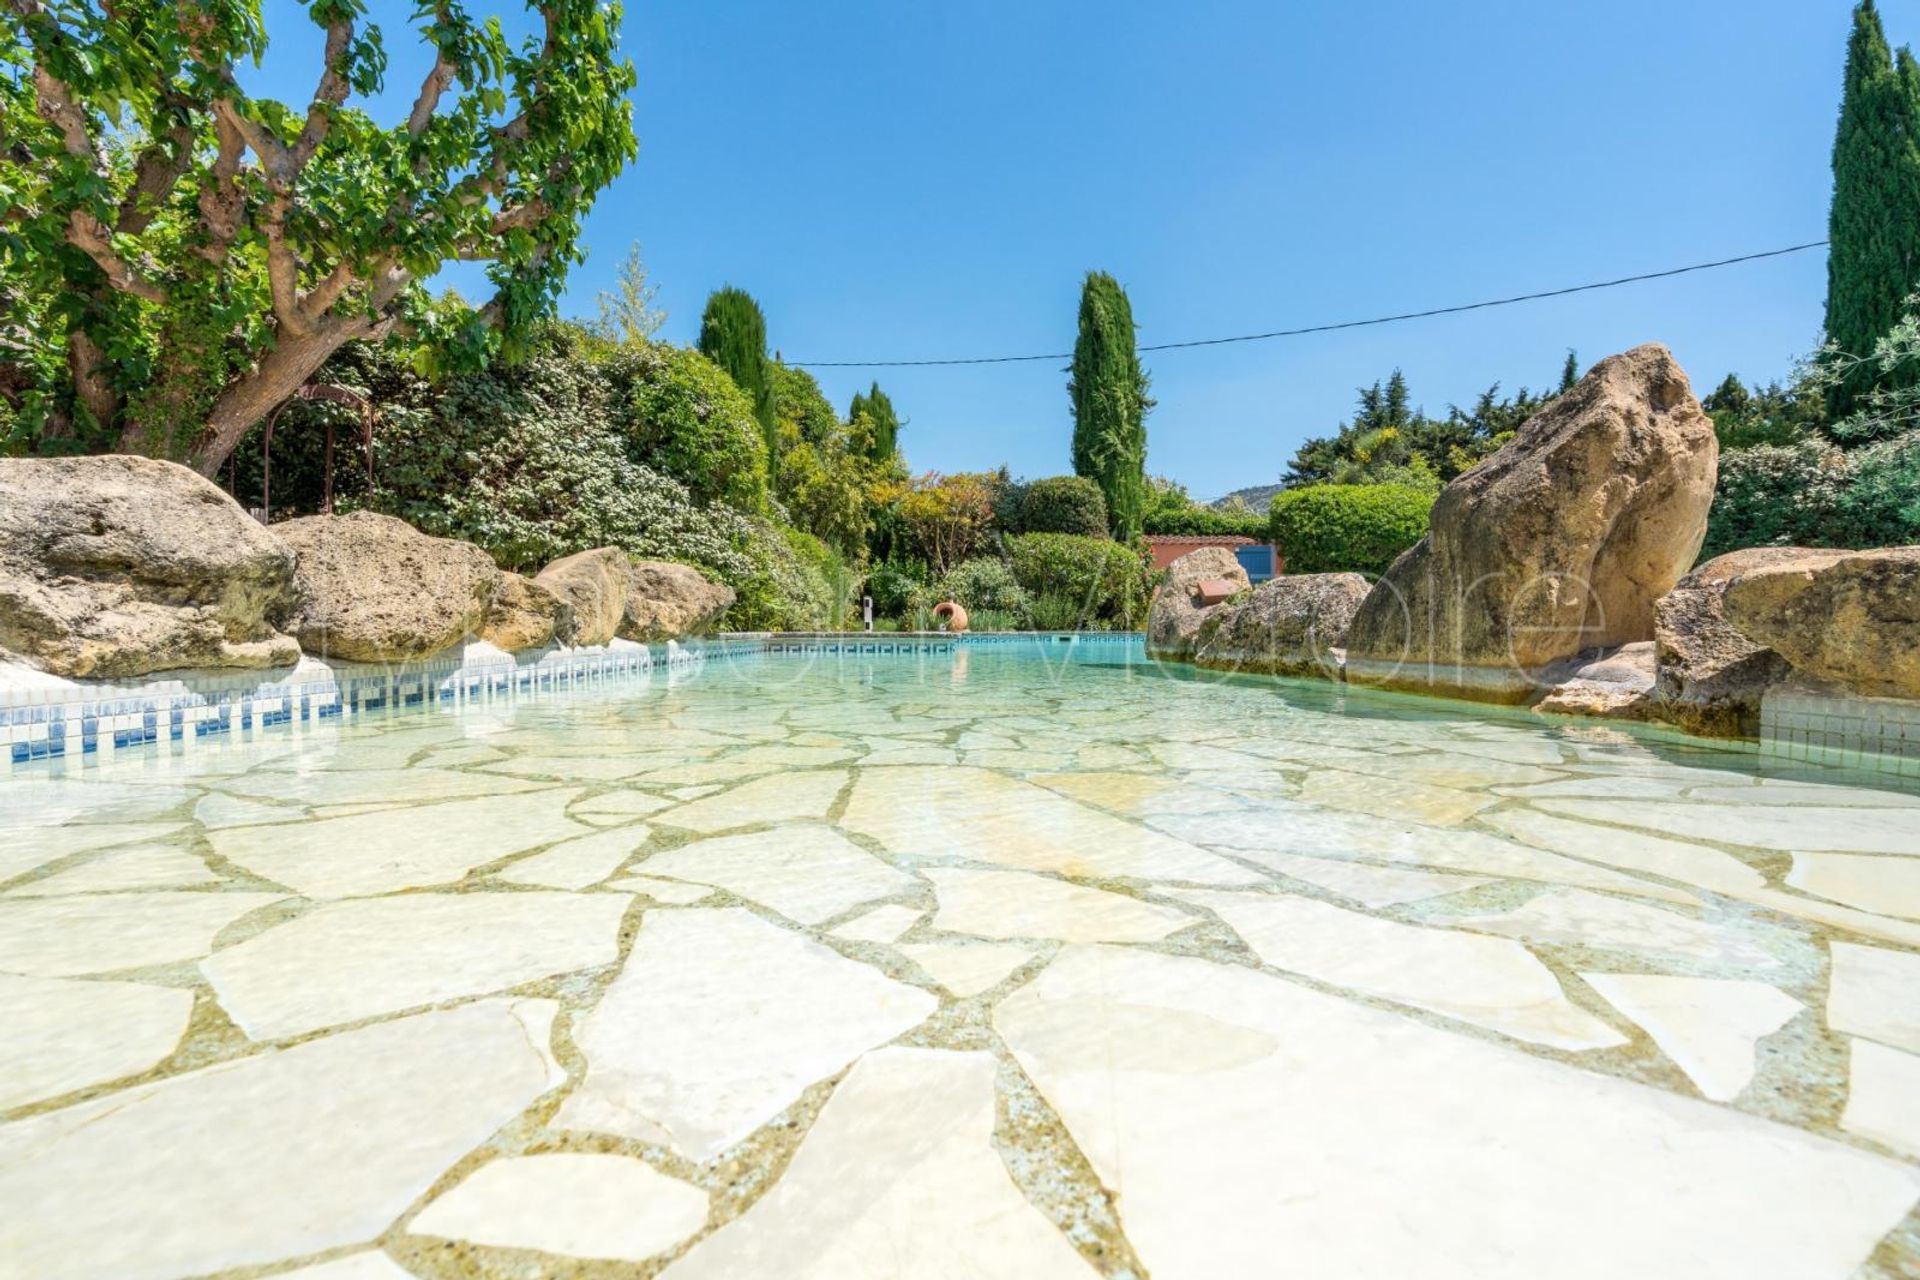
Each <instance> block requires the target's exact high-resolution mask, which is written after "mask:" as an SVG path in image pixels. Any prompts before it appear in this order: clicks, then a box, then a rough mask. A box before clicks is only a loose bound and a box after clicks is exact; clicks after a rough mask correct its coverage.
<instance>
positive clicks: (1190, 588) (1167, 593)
mask: <svg viewBox="0 0 1920 1280" xmlns="http://www.w3.org/2000/svg"><path fill="white" fill-rule="evenodd" d="M1203 582H1206V583H1226V584H1231V585H1232V587H1233V589H1234V590H1235V591H1244V590H1246V589H1247V588H1248V587H1249V586H1251V585H1252V583H1251V582H1250V581H1249V579H1248V578H1247V571H1246V570H1245V569H1243V568H1241V567H1240V560H1239V558H1238V557H1237V556H1235V555H1234V554H1233V552H1232V550H1231V549H1229V548H1227V547H1201V548H1200V549H1199V550H1197V551H1189V552H1187V554H1186V555H1183V556H1181V557H1180V558H1179V559H1178V560H1175V561H1174V562H1173V563H1172V564H1170V565H1168V566H1167V580H1166V582H1165V583H1164V584H1163V585H1162V586H1161V588H1160V590H1159V592H1158V593H1157V594H1156V595H1155V596H1154V597H1153V609H1152V611H1151V612H1150V613H1149V614H1148V615H1147V652H1148V653H1150V654H1152V655H1153V656H1154V657H1157V658H1188V657H1192V656H1193V649H1194V644H1195V643H1196V641H1197V640H1198V639H1199V635H1200V624H1201V623H1202V622H1204V621H1205V620H1206V618H1207V615H1209V614H1210V613H1212V612H1213V611H1214V610H1215V609H1218V608H1220V607H1222V606H1221V605H1220V604H1219V603H1218V602H1215V603H1202V601H1203V599H1205V595H1206V593H1203V592H1202V591H1201V590H1200V584H1201V583H1203Z"/></svg>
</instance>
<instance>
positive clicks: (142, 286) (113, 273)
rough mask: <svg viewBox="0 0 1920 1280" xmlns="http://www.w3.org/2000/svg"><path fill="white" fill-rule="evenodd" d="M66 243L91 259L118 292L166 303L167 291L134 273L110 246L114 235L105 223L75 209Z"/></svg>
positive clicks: (69, 220) (81, 210) (69, 216)
mask: <svg viewBox="0 0 1920 1280" xmlns="http://www.w3.org/2000/svg"><path fill="white" fill-rule="evenodd" d="M67 243H68V244H71V245H72V246H73V247H74V248H76V249H78V250H80V252H82V253H84V254H86V255H87V256H88V257H89V258H92V259H93V262H94V265H95V266H97V267H99V268H100V270H101V271H102V272H103V273H105V275H106V277H107V281H108V283H110V284H112V285H113V287H114V288H116V289H118V290H119V291H120V292H121V293H126V294H131V295H133V296H134V297H136V298H144V299H145V300H146V301H148V302H165V301H166V300H167V293H166V290H164V289H162V288H161V287H160V286H159V285H157V284H155V283H154V282H153V281H152V280H149V279H148V278H147V277H146V276H145V275H143V274H141V273H140V272H138V271H136V270H134V268H133V266H132V264H130V263H129V262H128V261H127V260H126V259H125V258H122V257H121V256H120V254H119V252H118V251H117V250H115V249H114V247H113V232H112V231H111V230H110V229H109V228H108V227H107V224H106V223H104V222H102V221H100V219H98V218H96V217H94V216H93V215H92V214H91V213H88V212H87V211H86V210H84V209H75V210H74V211H73V212H72V213H71V214H69V215H68V217H67Z"/></svg>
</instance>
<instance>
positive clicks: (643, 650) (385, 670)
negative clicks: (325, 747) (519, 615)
mask: <svg viewBox="0 0 1920 1280" xmlns="http://www.w3.org/2000/svg"><path fill="white" fill-rule="evenodd" d="M1138 641H1139V636H1138V634H1137V633H1132V632H1111V633H1105V632H1103V633H1085V634H1066V633H1062V634H1058V635H1042V636H1038V637H1036V636H1034V635H1031V634H1025V633H1023V634H1017V635H964V636H954V635H949V634H947V633H944V632H909V633H894V634H887V633H865V632H861V633H844V632H822V633H817V634H814V633H781V634H762V633H754V634H743V635H723V636H715V637H712V638H708V639H704V640H690V641H685V642H675V643H668V644H655V645H622V646H619V647H616V648H609V649H580V650H563V651H557V652H550V653H545V654H542V655H540V656H539V657H538V658H537V659H531V660H526V661H520V660H512V659H507V658H504V657H502V658H497V659H493V660H487V659H478V660H474V661H467V660H465V659H463V658H461V657H459V656H448V657H444V658H437V659H429V660H427V661H424V662H413V663H396V664H393V665H390V666H355V665H347V664H341V665H337V666H333V667H329V668H327V669H324V670H322V671H317V672H316V671H312V670H307V671H299V672H295V673H292V674H289V675H281V676H279V677H277V678H271V679H263V678H262V677H261V676H260V675H259V674H257V673H254V672H213V673H195V674H191V675H187V676H181V677H175V676H168V675H166V674H164V673H163V674H160V675H156V676H153V677H149V678H147V679H145V680H144V681H143V682H141V683H138V684H127V685H104V684H103V685H101V686H98V687H88V688H75V687H73V686H71V685H58V686H53V687H50V688H44V689H30V688H15V689H0V770H6V769H13V768H21V767H32V766H36V765H40V764H41V763H42V762H45V761H62V762H70V761H75V760H82V759H86V758H98V757H100V756H102V755H112V754H114V753H118V752H122V751H132V750H138V749H147V748H158V749H173V750H185V749H189V748H192V747H195V746H202V747H204V746H208V745H218V744H221V743H226V742H232V741H234V740H236V738H238V739H240V740H247V739H249V738H250V737H251V735H252V734H253V733H255V732H257V731H267V730H274V729H281V728H285V727H288V726H298V725H306V726H312V725H319V724H324V723H326V722H329V721H331V722H335V723H338V722H341V721H344V720H351V719H353V718H355V717H357V716H360V715H364V714H368V713H372V712H380V711H387V710H407V709H414V710H420V709H435V708H440V707H451V706H457V705H463V704H468V703H473V702H491V701H501V700H514V699H520V698H533V697H540V696H545V695H551V694H554V693H559V692H564V691H569V690H574V689H579V688H584V687H588V686H594V685H603V684H614V683H618V682H621V681H630V680H635V679H646V678H650V677H651V676H652V675H653V674H654V673H655V672H657V671H665V672H668V673H673V672H676V671H685V670H691V669H694V668H698V667H701V666H703V665H704V664H706V663H707V662H709V661H711V660H713V659H715V658H722V659H727V660H733V659H736V658H745V657H755V658H757V657H760V656H763V655H768V654H779V655H805V656H810V657H821V656H833V657H855V658H860V657H881V656H921V657H925V656H937V655H941V654H951V653H952V652H953V651H954V650H955V648H957V647H960V646H965V647H967V648H976V647H981V646H997V645H1032V644H1036V643H1045V644H1052V645H1067V646H1078V645H1088V644H1100V645H1128V644H1134V643H1137V642H1138Z"/></svg>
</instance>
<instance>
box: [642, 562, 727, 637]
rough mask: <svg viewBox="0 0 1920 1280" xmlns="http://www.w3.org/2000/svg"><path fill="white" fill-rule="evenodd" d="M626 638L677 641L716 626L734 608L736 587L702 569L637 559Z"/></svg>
mask: <svg viewBox="0 0 1920 1280" xmlns="http://www.w3.org/2000/svg"><path fill="white" fill-rule="evenodd" d="M628 583H629V585H628V587H627V606H626V614H625V616H624V617H623V618H622V620H621V623H620V638H621V639H623V640H641V641H646V640H677V639H679V638H680V637H681V636H688V635H698V634H700V633H702V632H705V631H710V630H712V629H713V625H714V623H716V622H718V621H719V620H720V615H721V614H723V613H725V612H726V611H727V610H728V609H730V608H732V607H733V598H734V597H733V588H732V587H728V586H724V585H722V584H720V583H718V582H715V581H713V580H712V579H711V578H709V577H707V576H706V575H705V574H703V573H701V572H700V571H699V570H698V569H694V568H690V567H689V566H687V565H684V564H671V563H669V562H667V561H664V560H636V561H634V562H633V568H632V576H631V577H630V578H629V579H628Z"/></svg>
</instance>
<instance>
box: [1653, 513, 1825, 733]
mask: <svg viewBox="0 0 1920 1280" xmlns="http://www.w3.org/2000/svg"><path fill="white" fill-rule="evenodd" d="M1831 558H1832V553H1830V552H1825V551H1809V550H1807V549H1806V548H1804V547H1755V548H1752V549H1751V550H1747V551H1733V552H1729V553H1728V554H1726V555H1723V556H1715V557H1714V558H1713V559H1711V560H1709V561H1707V562H1706V563H1705V564H1703V565H1701V566H1700V567H1699V568H1697V569H1695V570H1694V571H1693V572H1692V573H1689V574H1688V575H1687V576H1686V577H1684V578H1682V579H1680V582H1679V584H1678V585H1677V586H1675V587H1674V589H1673V590H1672V591H1669V592H1668V593H1667V594H1666V595H1664V596H1662V597H1661V598H1660V601H1659V603H1658V604H1656V605H1655V606H1654V623H1653V626H1654V642H1655V645H1656V646H1657V649H1658V656H1659V670H1658V674H1657V677H1656V680H1655V685H1654V705H1653V715H1654V717H1655V718H1657V719H1660V720H1663V721H1666V722H1668V723H1670V724H1673V725H1677V726H1678V727H1680V728H1682V729H1685V730H1686V731H1687V732H1688V733H1696V734H1700V735H1702V736H1703V737H1710V738H1751V737H1755V736H1757V735H1758V734H1759V732H1760V701H1761V698H1762V697H1764V696H1765V694H1766V692H1767V690H1768V689H1770V688H1772V687H1773V686H1774V685H1776V684H1778V683H1780V681H1782V680H1784V679H1786V678H1787V676H1788V675H1790V674H1791V673H1792V670H1793V668H1792V667H1791V666H1790V665H1789V664H1788V662H1787V660H1786V659H1785V658H1784V657H1782V656H1781V655H1780V654H1779V653H1776V652H1775V651H1774V650H1772V649H1770V648H1768V647H1767V646H1766V645H1764V644H1760V643H1758V642H1756V641H1755V640H1754V639H1753V638H1752V637H1751V636H1749V635H1747V633H1746V632H1744V631H1742V630H1741V629H1740V628H1739V627H1737V626H1735V625H1734V624H1733V622H1732V621H1731V620H1730V619H1729V618H1728V617H1727V609H1726V595H1727V587H1728V585H1729V584H1731V583H1732V582H1733V581H1734V580H1735V579H1736V578H1738V577H1739V576H1740V575H1741V574H1744V573H1747V572H1749V571H1752V570H1764V569H1771V568H1777V567H1792V566H1797V565H1805V564H1806V563H1808V562H1809V561H1810V560H1811V561H1818V562H1822V563H1824V562H1826V561H1828V560H1830V559H1831Z"/></svg>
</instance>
